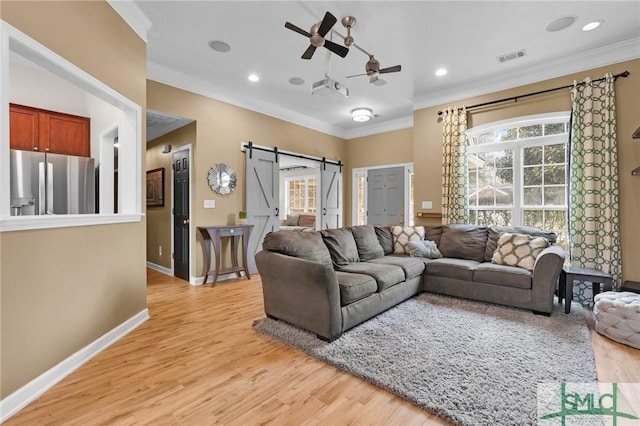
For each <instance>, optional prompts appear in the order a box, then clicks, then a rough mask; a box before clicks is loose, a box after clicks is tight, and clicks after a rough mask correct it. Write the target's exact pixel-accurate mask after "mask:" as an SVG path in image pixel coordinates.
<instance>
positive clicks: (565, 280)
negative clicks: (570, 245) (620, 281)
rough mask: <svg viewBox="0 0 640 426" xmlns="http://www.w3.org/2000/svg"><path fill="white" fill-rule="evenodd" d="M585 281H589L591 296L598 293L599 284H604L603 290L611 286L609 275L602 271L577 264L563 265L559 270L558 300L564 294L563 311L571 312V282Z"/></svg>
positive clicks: (560, 299) (609, 288) (611, 281)
mask: <svg viewBox="0 0 640 426" xmlns="http://www.w3.org/2000/svg"><path fill="white" fill-rule="evenodd" d="M574 281H585V282H590V283H591V286H592V287H591V288H592V293H593V297H595V295H596V294H598V293H600V284H603V285H604V290H605V291H609V290H611V289H612V287H613V278H612V277H611V275H609V274H606V273H604V272H602V271H598V270H596V269H589V268H579V267H577V266H565V267H563V268H562V271H560V281H559V285H558V301H559V302H560V303H562V298H563V296H564V299H565V301H564V313H565V314H568V313H569V312H571V299H573V282H574Z"/></svg>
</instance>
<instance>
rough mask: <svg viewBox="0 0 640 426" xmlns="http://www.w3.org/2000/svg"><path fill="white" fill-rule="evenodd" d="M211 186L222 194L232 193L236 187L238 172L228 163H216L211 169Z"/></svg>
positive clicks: (209, 177)
mask: <svg viewBox="0 0 640 426" xmlns="http://www.w3.org/2000/svg"><path fill="white" fill-rule="evenodd" d="M208 179H209V186H210V187H211V189H212V190H214V191H215V192H217V193H218V194H220V195H227V194H230V193H231V192H232V191H233V190H234V189H235V187H236V180H237V177H236V172H235V171H234V170H233V169H232V168H231V167H230V166H228V165H227V164H224V163H218V164H214V166H213V167H211V169H210V170H209V176H208Z"/></svg>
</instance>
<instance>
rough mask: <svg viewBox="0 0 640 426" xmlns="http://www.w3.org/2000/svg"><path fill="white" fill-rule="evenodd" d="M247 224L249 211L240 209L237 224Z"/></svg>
mask: <svg viewBox="0 0 640 426" xmlns="http://www.w3.org/2000/svg"><path fill="white" fill-rule="evenodd" d="M246 224H247V212H245V211H239V212H238V217H237V218H236V225H246Z"/></svg>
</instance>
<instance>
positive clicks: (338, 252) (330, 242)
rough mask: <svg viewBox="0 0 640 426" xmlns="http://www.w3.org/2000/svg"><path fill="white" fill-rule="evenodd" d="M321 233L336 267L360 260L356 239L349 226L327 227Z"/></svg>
mask: <svg viewBox="0 0 640 426" xmlns="http://www.w3.org/2000/svg"><path fill="white" fill-rule="evenodd" d="M320 233H321V234H322V239H323V240H324V243H325V245H326V246H327V248H328V249H329V254H330V255H331V260H332V261H333V266H334V267H335V268H336V269H337V268H338V267H339V266H342V265H347V264H349V263H352V262H359V261H360V257H359V256H358V247H356V241H355V240H354V239H353V234H352V233H351V231H349V230H348V229H347V228H338V229H325V230H323V231H320Z"/></svg>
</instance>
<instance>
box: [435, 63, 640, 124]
mask: <svg viewBox="0 0 640 426" xmlns="http://www.w3.org/2000/svg"><path fill="white" fill-rule="evenodd" d="M629 74H630V72H629V71H624V72H621V73H620V74H616V75H614V76H613V79H614V80H617V79H618V77H625V78H626V77H629ZM605 79H606V77H602V78H599V79H597V80H591V81H594V82H595V81H602V80H605ZM584 84H586V83H585V82H584V81H582V82H580V83H577V85H578V86H582V85H584ZM571 87H573V84H568V85H566V86H561V87H554V88H553V89H547V90H540V91H538V92H533V93H526V94H524V95H520V96H511V97H509V98H504V99H498V100H497V101H489V102H483V103H481V104H476V105H471V106H468V107H467V110H470V109H473V108H480V107H483V106H488V105H493V104H499V103H501V102H507V101H516V102H517V101H518V99H521V98H528V97H529V96H535V95H542V94H543V93H549V92H555V91H556V90H562V89H569V88H571ZM460 110H462V108H458V111H460ZM438 115H442V111H438Z"/></svg>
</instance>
